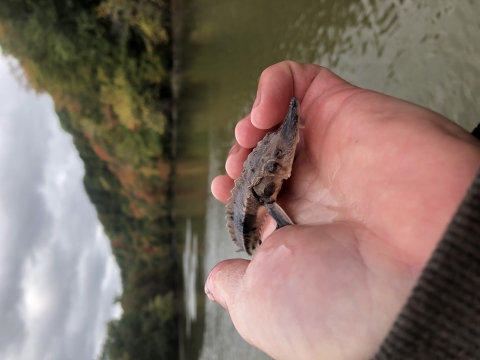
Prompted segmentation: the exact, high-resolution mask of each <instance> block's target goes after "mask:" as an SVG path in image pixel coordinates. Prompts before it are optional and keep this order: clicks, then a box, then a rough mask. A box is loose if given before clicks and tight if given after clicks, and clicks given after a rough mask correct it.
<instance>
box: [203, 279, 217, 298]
mask: <svg viewBox="0 0 480 360" xmlns="http://www.w3.org/2000/svg"><path fill="white" fill-rule="evenodd" d="M205 294H206V295H207V297H208V298H209V299H210V300H211V301H213V302H217V301H216V300H215V298H214V297H213V294H212V293H211V292H210V289H209V288H208V278H207V281H205Z"/></svg>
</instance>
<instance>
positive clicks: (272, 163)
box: [266, 161, 279, 173]
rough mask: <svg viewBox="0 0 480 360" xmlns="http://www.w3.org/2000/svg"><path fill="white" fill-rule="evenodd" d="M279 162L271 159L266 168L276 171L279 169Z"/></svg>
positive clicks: (272, 171) (269, 170)
mask: <svg viewBox="0 0 480 360" xmlns="http://www.w3.org/2000/svg"><path fill="white" fill-rule="evenodd" d="M278 167H279V164H278V163H277V162H276V161H269V162H267V165H266V168H267V171H268V172H270V173H274V172H275V171H277V170H278Z"/></svg>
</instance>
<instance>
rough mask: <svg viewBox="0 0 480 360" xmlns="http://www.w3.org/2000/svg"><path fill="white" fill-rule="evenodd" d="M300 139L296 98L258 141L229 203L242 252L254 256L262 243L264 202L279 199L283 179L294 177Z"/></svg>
mask: <svg viewBox="0 0 480 360" xmlns="http://www.w3.org/2000/svg"><path fill="white" fill-rule="evenodd" d="M298 140H299V122H298V101H297V99H296V98H292V100H291V101H290V106H289V109H288V112H287V115H286V117H285V120H284V121H283V123H282V125H281V126H280V127H279V128H278V129H277V130H276V131H273V132H270V133H268V134H267V135H265V137H264V138H263V139H262V140H261V141H260V142H259V143H258V144H257V146H256V147H255V148H254V149H253V151H252V152H251V153H250V155H248V157H247V160H246V161H245V163H244V164H243V171H242V173H241V175H240V177H239V178H238V179H236V180H235V186H234V188H233V190H232V196H231V197H230V199H229V201H228V204H227V219H228V221H227V226H228V230H229V232H230V235H231V237H232V239H233V241H234V242H235V244H237V245H238V247H239V251H242V250H243V251H246V252H247V253H248V254H249V255H252V253H253V252H254V251H255V250H256V249H257V248H258V247H259V246H260V244H261V243H262V241H261V239H260V231H261V229H262V225H263V223H264V221H265V218H266V215H267V209H266V208H265V206H264V204H272V203H274V202H275V201H276V199H277V195H278V192H279V191H280V189H281V187H282V183H283V181H285V180H286V179H288V178H289V177H290V174H291V170H292V164H293V159H294V156H295V148H296V146H297V143H298Z"/></svg>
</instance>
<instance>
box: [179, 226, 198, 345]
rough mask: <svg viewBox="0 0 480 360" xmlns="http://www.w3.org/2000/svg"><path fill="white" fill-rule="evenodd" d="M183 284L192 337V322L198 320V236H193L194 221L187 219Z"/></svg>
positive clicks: (187, 332)
mask: <svg viewBox="0 0 480 360" xmlns="http://www.w3.org/2000/svg"><path fill="white" fill-rule="evenodd" d="M182 264H183V284H184V291H185V294H184V297H185V320H186V329H185V330H186V335H187V337H190V332H191V328H192V322H193V321H195V320H196V319H197V293H196V291H197V288H196V282H197V281H196V280H197V268H198V235H197V234H193V235H192V221H191V220H190V219H187V225H186V228H185V250H184V251H183V255H182Z"/></svg>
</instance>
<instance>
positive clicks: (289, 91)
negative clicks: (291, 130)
mask: <svg viewBox="0 0 480 360" xmlns="http://www.w3.org/2000/svg"><path fill="white" fill-rule="evenodd" d="M342 84H348V83H347V82H346V81H344V80H343V79H341V78H340V77H338V76H336V75H335V74H333V73H332V72H331V71H329V70H327V69H325V68H323V67H320V66H317V65H313V64H299V63H295V62H292V61H284V62H281V63H278V64H275V65H272V66H270V67H269V68H267V69H265V70H264V71H263V73H262V75H261V77H260V82H259V85H258V92H257V99H256V101H255V104H254V106H253V109H252V114H251V123H252V124H253V126H255V127H256V128H258V129H270V128H272V127H274V126H275V125H277V124H279V123H280V122H281V121H282V120H283V118H284V117H285V114H286V112H287V108H288V104H289V101H290V99H291V98H292V97H293V96H295V97H296V98H297V99H299V101H300V106H301V108H300V111H301V113H302V114H303V113H304V110H307V109H308V107H309V106H310V105H311V104H312V103H313V102H314V101H315V100H316V99H317V98H318V97H319V96H321V95H322V94H323V93H324V92H326V91H328V90H330V89H332V88H333V87H335V86H337V85H342Z"/></svg>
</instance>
